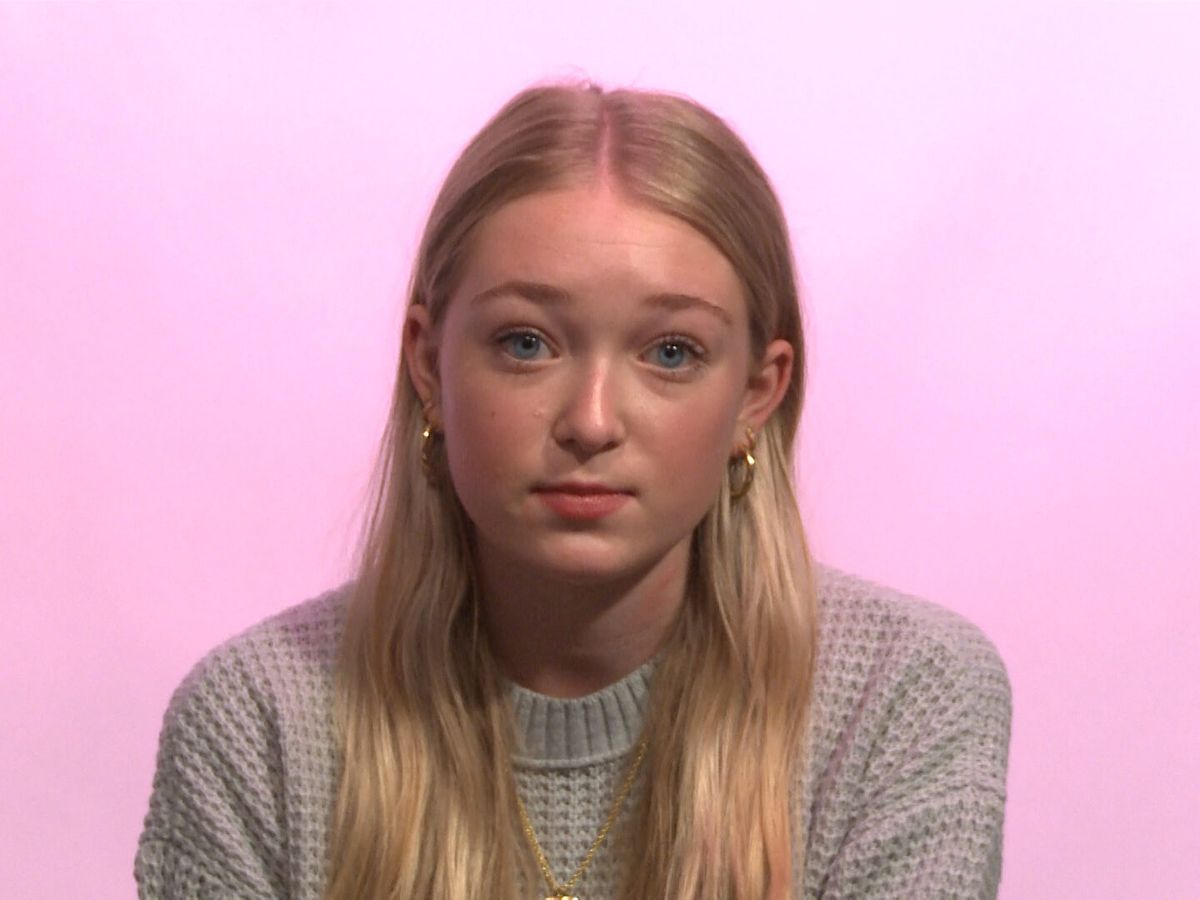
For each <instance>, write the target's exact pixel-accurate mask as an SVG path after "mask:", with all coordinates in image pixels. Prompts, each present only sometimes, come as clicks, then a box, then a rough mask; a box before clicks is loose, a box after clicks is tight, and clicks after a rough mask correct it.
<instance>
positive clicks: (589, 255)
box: [136, 85, 1010, 900]
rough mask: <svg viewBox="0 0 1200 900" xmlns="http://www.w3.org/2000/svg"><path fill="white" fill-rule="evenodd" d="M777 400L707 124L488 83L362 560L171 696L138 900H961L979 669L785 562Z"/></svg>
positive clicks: (796, 543)
mask: <svg viewBox="0 0 1200 900" xmlns="http://www.w3.org/2000/svg"><path fill="white" fill-rule="evenodd" d="M803 392H804V342H803V335H802V330H801V320H800V312H799V306H798V301H797V295H796V279H795V275H794V272H793V265H792V254H791V248H790V246H789V242H788V236H787V229H786V225H785V222H784V217H783V214H782V212H781V210H780V207H779V204H778V202H777V200H776V197H775V195H774V193H773V192H772V189H771V187H770V185H769V182H768V180H767V178H766V176H765V175H764V174H763V172H762V171H761V169H760V168H759V166H758V165H757V164H756V162H755V161H754V159H753V158H752V157H751V155H750V153H749V152H748V150H747V149H746V147H745V146H744V144H743V143H742V142H741V141H740V140H739V139H738V138H737V137H736V136H735V134H734V133H733V132H732V131H731V130H730V129H729V127H728V126H726V125H725V124H724V123H723V122H722V121H721V120H720V119H719V118H717V117H716V116H714V115H713V114H712V113H710V112H708V111H707V110H705V109H703V108H702V107H700V106H698V105H696V104H695V103H693V102H691V101H688V100H685V99H681V98H678V97H674V96H668V95H663V94H656V93H646V92H634V91H613V92H607V93H606V92H604V91H602V90H600V89H598V88H596V87H594V86H591V85H583V86H550V87H538V88H534V89H531V90H528V91H525V92H523V93H521V94H520V95H518V96H517V97H515V98H514V99H513V100H512V101H510V102H509V103H508V104H507V105H506V106H505V107H504V108H503V109H502V110H501V111H500V112H499V113H498V114H497V115H496V116H495V118H493V119H492V121H491V122H489V123H488V124H487V125H486V126H485V127H484V128H483V130H482V131H481V132H480V133H479V134H478V135H477V136H476V137H475V139H474V140H473V141H472V142H471V143H470V145H469V146H468V147H467V148H466V150H465V151H464V152H463V154H462V156H461V157H460V158H459V160H458V161H457V162H456V164H455V165H454V167H453V169H452V170H451V172H450V174H449V176H448V178H447V179H446V183H445V184H444V186H443V187H442V190H441V192H440V194H439V195H438V198H437V200H436V202H435V204H434V208H433V211H432V214H431V216H430V219H429V222H428V225H427V227H426V230H425V233H424V238H423V240H422V243H421V247H420V251H419V254H418V257H417V260H416V263H415V268H414V272H413V276H412V282H411V289H410V295H409V306H408V314H407V318H406V320H405V326H404V336H403V352H402V366H401V368H400V371H399V373H398V375H397V380H396V388H395V394H394V399H393V404H392V410H391V416H390V420H389V423H388V429H387V433H386V439H385V442H384V447H383V452H382V454H381V467H380V474H379V479H378V483H379V490H378V496H377V501H376V503H375V505H374V507H373V511H372V514H371V516H370V519H369V523H368V527H367V531H366V538H365V542H364V552H363V554H362V559H361V562H360V566H359V571H358V575H357V577H356V578H355V580H354V581H353V582H351V583H350V584H348V585H346V586H344V587H343V588H341V589H338V590H335V591H332V592H330V593H328V594H325V595H323V596H321V597H318V598H316V599H314V600H311V601H308V602H307V603H304V604H301V605H300V606H297V607H294V608H292V609H290V610H287V611H285V612H284V613H282V614H280V615H278V616H276V617H274V618H272V619H270V620H268V621H266V622H264V623H261V624H260V625H258V626H256V627H255V628H253V629H251V630H250V631H249V632H247V633H245V634H243V635H241V636H239V637H237V638H234V639H233V640H231V641H230V642H228V643H226V644H224V645H223V646H222V647H219V648H218V649H216V650H214V651H213V652H212V653H211V654H209V656H208V657H206V659H205V660H204V661H203V662H202V663H201V664H200V665H198V666H197V667H196V669H195V670H194V671H193V672H192V673H191V674H190V675H189V676H188V678H187V679H186V680H185V682H184V683H183V685H181V687H180V688H179V690H178V691H177V693H176V695H175V696H174V698H173V699H172V702H171V705H170V708H169V710H168V712H167V716H166V720H165V724H164V729H163V734H162V739H161V745H160V751H159V759H158V771H157V774H156V777H155V782H154V793H153V796H152V798H151V802H150V812H149V814H148V816H147V819H146V826H145V831H144V833H143V835H142V838H141V842H140V846H139V849H138V856H137V861H136V875H137V879H138V884H139V889H140V891H141V894H142V896H143V897H194V896H206V897H207V896H239V897H241V896H253V897H292V898H311V900H318V898H327V900H335V898H336V900H351V898H411V897H421V898H426V897H429V898H447V900H450V898H455V900H457V898H475V897H480V898H482V897H488V898H518V897H534V896H539V897H540V896H546V895H550V896H555V897H568V896H578V897H584V898H615V897H621V898H659V897H672V898H675V897H688V898H714V900H715V898H734V897H736V898H760V897H772V898H781V897H789V896H805V897H831V898H832V897H867V896H871V897H874V896H878V897H884V896H888V897H891V896H895V897H926V896H939V897H942V896H946V897H982V896H994V895H995V893H996V890H997V884H998V881H999V874H1000V850H1001V835H1002V824H1003V810H1004V797H1005V768H1006V761H1007V752H1008V734H1009V715H1010V695H1009V685H1008V681H1007V678H1006V675H1005V671H1004V667H1003V664H1002V663H1001V661H1000V660H999V658H998V657H997V655H996V653H995V651H994V649H993V647H992V645H991V644H990V643H989V642H988V640H987V639H986V638H985V637H984V636H983V635H982V634H981V633H980V632H979V631H978V630H977V629H976V628H975V627H974V626H972V625H970V624H969V623H967V622H966V621H965V620H963V619H962V618H960V617H958V616H957V615H955V614H952V613H950V612H948V611H946V610H942V609H940V608H938V607H936V606H933V605H932V604H929V603H926V602H923V601H921V600H918V599H916V598H912V597H907V596H904V595H901V594H899V593H897V592H895V591H891V590H888V589H886V588H883V587H880V586H878V585H874V584H871V583H870V582H867V581H864V580H862V579H858V578H855V577H853V576H851V575H848V574H846V573H842V572H838V571H836V570H833V569H831V568H828V567H823V566H819V565H817V564H816V563H814V562H813V560H811V559H810V556H809V553H808V549H807V546H806V543H805V538H804V533H803V530H802V527H801V522H800V518H799V515H798V512H797V505H796V499H795V496H794V493H793V487H792V444H793V439H794V437H795V434H796V428H797V424H798V420H799V416H800V409H801V400H802V397H803Z"/></svg>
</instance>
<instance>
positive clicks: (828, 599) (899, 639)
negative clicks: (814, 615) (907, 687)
mask: <svg viewBox="0 0 1200 900" xmlns="http://www.w3.org/2000/svg"><path fill="white" fill-rule="evenodd" d="M816 582H817V603H818V607H819V613H818V615H819V636H818V651H817V655H818V667H819V668H821V669H822V670H823V672H824V673H825V674H826V675H827V676H828V677H834V678H841V677H851V678H853V676H856V675H860V674H863V673H864V672H865V669H866V668H870V669H873V670H874V671H875V673H876V674H877V675H878V674H881V673H882V672H885V671H887V672H893V673H895V674H897V675H900V674H901V672H903V671H904V670H908V669H912V668H913V667H914V666H916V667H920V668H924V669H926V670H931V669H932V670H936V671H938V672H941V673H943V674H944V675H945V676H946V677H948V678H952V679H975V678H977V679H979V680H981V681H982V682H986V683H990V684H991V685H992V686H993V687H994V688H999V687H1000V685H1001V682H1003V683H1004V685H1007V683H1008V677H1007V670H1006V667H1005V665H1004V661H1003V660H1002V659H1001V657H1000V654H999V652H998V651H997V649H996V646H995V644H994V643H993V642H992V641H991V639H990V638H989V637H988V636H987V635H986V634H984V632H983V631H982V629H980V628H979V626H978V625H976V624H975V623H974V622H971V621H970V620H969V619H967V618H966V617H965V616H963V615H962V614H961V613H958V612H955V611H953V610H950V609H947V608H945V607H943V606H940V605H938V604H936V603H932V602H930V601H928V600H925V599H923V598H920V597H916V596H913V595H912V594H907V593H904V592H902V591H899V590H897V589H895V588H891V587H887V586H885V585H881V584H878V583H876V582H873V581H870V580H868V579H866V578H862V577H860V576H857V575H852V574H849V573H847V572H844V571H841V570H839V569H836V568H833V567H832V566H827V565H818V566H817V567H816Z"/></svg>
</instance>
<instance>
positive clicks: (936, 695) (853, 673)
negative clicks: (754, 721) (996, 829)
mask: <svg viewBox="0 0 1200 900" xmlns="http://www.w3.org/2000/svg"><path fill="white" fill-rule="evenodd" d="M815 574H816V581H817V602H818V607H819V613H818V615H819V623H818V639H817V664H816V676H815V681H814V685H813V708H814V716H813V722H814V730H815V732H816V733H815V738H816V741H817V745H816V746H815V747H814V748H813V749H814V753H815V754H816V756H817V757H818V758H817V759H814V763H816V764H817V765H818V766H820V765H822V764H823V763H826V762H830V761H831V760H832V759H833V757H838V759H839V761H840V762H841V763H845V762H847V761H848V759H846V758H845V756H846V755H847V754H848V755H849V756H854V755H855V754H856V753H858V752H862V753H863V754H864V756H863V758H862V760H861V763H862V764H863V765H864V766H865V767H870V766H871V765H872V763H874V762H878V761H879V760H880V759H882V758H884V757H887V756H889V755H891V754H893V753H895V754H901V755H902V754H907V753H912V752H916V750H917V748H918V747H919V746H920V744H921V743H922V741H924V740H925V739H927V738H929V737H931V736H933V735H935V734H938V733H939V732H940V733H942V734H949V733H951V732H954V733H960V734H961V733H962V732H963V730H964V729H969V730H970V732H971V733H969V734H965V736H964V740H968V741H975V740H978V741H980V742H981V743H986V744H987V750H988V752H990V753H991V754H992V755H993V756H994V757H995V759H994V760H993V763H994V764H993V765H992V766H991V767H990V770H991V773H992V776H993V777H996V776H998V777H1000V778H1002V777H1003V772H1004V768H1005V766H1006V762H1007V747H1008V734H1009V728H1010V720H1011V714H1012V689H1011V684H1010V681H1009V677H1008V671H1007V668H1006V666H1005V664H1004V661H1003V660H1002V659H1001V657H1000V654H999V652H998V651H997V649H996V646H995V644H994V643H993V642H992V641H991V639H990V638H989V637H988V636H987V635H986V634H985V633H984V632H983V631H982V630H981V629H980V628H979V626H977V625H976V624H975V623H973V622H971V621H970V620H969V619H967V618H966V617H965V616H963V615H962V614H960V613H957V612H954V611H953V610H950V609H947V608H945V607H942V606H940V605H938V604H935V603H932V602H930V601H928V600H925V599H923V598H920V597H916V596H913V595H911V594H907V593H904V592H902V591H899V590H896V589H894V588H890V587H887V586H885V585H881V584H878V583H875V582H873V581H870V580H868V579H865V578H862V577H859V576H856V575H852V574H849V573H847V572H843V571H841V570H838V569H835V568H833V567H830V566H824V565H820V566H818V567H817V570H816V573H815ZM868 751H869V752H868ZM821 757H823V759H822V758H821ZM981 774H982V772H981ZM993 786H994V787H996V788H997V789H1000V790H1002V782H1001V783H999V784H996V785H993Z"/></svg>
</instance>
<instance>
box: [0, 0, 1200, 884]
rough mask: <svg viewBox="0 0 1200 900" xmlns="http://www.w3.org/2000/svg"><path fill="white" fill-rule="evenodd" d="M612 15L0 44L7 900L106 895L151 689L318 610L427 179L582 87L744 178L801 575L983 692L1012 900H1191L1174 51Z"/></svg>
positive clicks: (1195, 634) (197, 9)
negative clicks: (693, 105)
mask: <svg viewBox="0 0 1200 900" xmlns="http://www.w3.org/2000/svg"><path fill="white" fill-rule="evenodd" d="M424 6H425V7H430V6H431V5H429V4H425V5H424ZM644 6H645V7H646V8H644V9H643V8H642V7H643V4H632V3H610V4H600V5H597V4H594V3H589V4H579V3H563V2H555V3H530V4H525V5H517V4H512V3H503V4H499V5H492V6H490V8H489V7H488V6H487V5H485V4H479V7H480V8H479V9H475V10H472V9H470V8H466V7H463V6H462V5H460V4H453V3H452V4H448V5H446V6H444V7H442V8H441V9H440V10H438V11H433V10H432V9H430V8H425V9H423V10H422V11H421V12H393V11H385V10H383V9H379V8H375V9H371V10H360V11H356V12H345V11H339V10H335V9H333V8H326V7H309V8H298V7H290V8H287V9H285V8H284V7H282V6H277V5H271V6H259V7H247V8H234V7H231V6H228V5H222V6H212V7H208V6H202V5H195V4H185V5H177V6H172V7H170V8H168V7H166V6H152V5H145V4H129V5H121V6H91V5H80V4H54V5H45V4H23V3H18V4H10V5H5V6H0V378H2V379H3V390H2V391H0V511H2V513H0V602H2V603H3V623H4V624H3V629H2V631H3V635H4V638H3V641H4V651H3V653H0V692H2V694H0V698H2V699H0V721H2V726H3V734H4V738H3V740H2V741H0V772H3V778H4V782H3V790H2V791H0V822H2V824H3V831H4V835H5V838H4V849H3V850H2V851H0V886H3V892H4V894H5V895H6V896H20V897H25V898H61V897H85V896H86V897H121V896H130V895H131V894H132V893H133V884H132V878H131V874H130V873H131V867H132V858H133V852H134V845H135V841H136V838H137V834H138V832H139V829H140V824H141V818H142V815H143V814H144V812H145V806H146V800H147V797H148V793H149V789H150V778H151V774H152V772H153V763H154V750H155V745H156V739H157V733H158V728H159V724H160V718H161V715H162V712H163V709H164V708H165V705H166V701H167V698H168V696H169V694H170V692H171V690H172V689H173V688H174V687H175V685H176V684H177V682H178V681H179V679H180V678H181V677H182V676H183V674H184V673H185V671H186V670H187V669H188V668H189V667H190V666H191V665H192V663H193V662H194V661H195V660H196V659H198V658H199V656H200V655H201V654H202V653H203V652H204V651H205V650H207V649H208V648H209V647H211V646H212V645H213V644H215V643H216V642H218V641H219V640H221V639H223V638H225V637H226V636H228V635H229V634H231V633H233V632H235V631H238V630H240V629H242V628H243V627H245V626H247V625H249V624H250V623H252V622H254V621H256V620H258V619H259V618H261V617H263V616H265V615H266V614H268V613H270V612H272V611H274V610H277V609H279V608H281V607H282V606H285V605H288V604H290V603H293V602H296V601H298V600H300V599H303V598H305V597H307V596H309V595H311V594H313V593H315V592H317V591H318V590H320V589H322V588H324V587H326V586H329V585H331V584H332V583H334V582H337V581H339V580H340V579H341V578H342V577H343V576H344V574H345V572H346V561H347V558H348V552H349V548H350V547H351V546H352V544H353V539H354V533H355V532H354V523H355V521H356V514H357V511H358V503H359V499H360V496H361V492H362V487H363V483H364V479H365V475H366V471H367V465H368V463H369V460H370V458H371V454H372V451H373V448H374V442H375V440H376V437H377V435H378V432H379V429H380V427H381V423H382V419H383V415H384V409H385V401H386V397H387V392H388V389H389V386H390V380H391V372H392V367H393V364H394V354H395V352H396V344H397V341H396V334H397V325H398V322H399V318H400V294H401V287H402V284H403V282H404V280H405V278H406V276H407V265H408V261H409V259H410V254H411V252H412V249H413V244H414V241H415V237H416V234H417V230H418V228H419V225H420V221H421V217H422V215H423V214H424V212H425V211H426V209H427V207H428V204H429V202H430V200H431V196H432V192H433V191H434V189H435V187H436V185H437V182H438V180H439V178H440V177H441V175H442V174H443V173H444V171H445V168H446V166H447V165H448V164H449V161H450V159H451V157H452V156H453V154H454V153H455V152H456V151H457V149H458V148H459V147H460V146H461V145H462V143H463V142H464V141H465V140H466V139H467V137H468V136H469V135H470V134H471V133H472V132H473V130H474V129H475V128H477V127H478V126H479V125H480V124H481V123H482V121H483V120H484V118H485V117H486V116H487V115H489V114H490V113H491V112H493V111H494V110H495V109H496V108H497V107H498V106H499V104H500V103H501V102H502V101H503V100H504V99H506V98H507V97H508V96H509V95H510V94H511V93H512V92H514V91H515V90H516V89H518V88H520V87H522V86H524V85H525V84H526V83H528V82H530V81H532V80H534V79H537V78H541V77H545V76H547V75H554V74H569V73H571V72H574V71H581V72H585V73H587V74H589V75H591V76H593V77H595V78H598V79H600V80H601V81H603V82H604V83H606V84H610V85H611V84H623V83H631V84H635V85H642V86H653V87H666V88H670V89H674V90H678V91H682V92H686V93H689V94H692V95H694V96H696V97H697V98H699V99H701V100H702V101H703V102H705V103H707V104H708V105H710V106H711V107H713V108H714V109H716V110H717V111H718V112H721V113H722V114H724V115H726V116H727V117H728V118H729V119H730V120H731V121H732V122H733V124H734V125H735V126H736V127H737V128H738V129H739V130H740V131H741V132H742V134H743V135H744V136H745V137H746V139H747V140H748V141H749V143H750V144H751V146H752V147H753V148H754V149H755V150H756V151H757V152H758V154H759V155H760V157H761V159H762V161H763V163H764V165H765V166H766V168H767V169H768V171H769V172H770V173H772V175H773V177H774V179H775V181H776V183H777V185H778V188H779V190H780V193H781V194H782V197H783V200H784V203H785V206H786V208H787V210H788V213H789V217H790V220H791V223H792V227H793V233H794V238H795V241H796V244H797V252H798V256H799V262H800V266H801V270H802V272H803V277H804V280H805V284H806V287H807V298H806V301H805V303H806V311H807V315H808V317H809V334H810V337H811V341H812V344H811V353H812V368H811V378H812V380H811V394H810V402H809V406H808V410H807V419H806V422H805V424H804V429H803V442H802V448H801V462H800V473H799V474H800V483H801V489H802V492H803V506H804V511H805V514H806V516H807V522H808V525H809V527H810V529H811V532H812V536H813V542H814V546H815V548H816V552H817V555H818V557H819V558H823V559H825V560H826V561H828V562H831V563H834V564H837V565H839V566H842V567H844V568H848V569H851V570H853V571H856V572H859V573H860V574H863V575H867V576H869V577H872V578H874V579H876V580H880V581H884V582H886V583H889V584H892V585H894V586H896V587H899V588H902V589H904V590H907V591H911V592H914V593H917V594H920V595H923V596H925V597H928V598H930V599H932V600H935V601H938V602H940V603H943V604H945V605H947V606H951V607H953V608H955V609H958V610H960V611H961V612H963V613H964V614H966V615H967V616H969V617H970V618H972V619H974V620H975V621H977V622H978V623H979V624H980V625H982V626H983V627H984V629H985V630H986V631H987V632H988V633H989V634H990V635H991V636H992V638H993V639H994V640H995V642H996V643H997V645H998V646H999V648H1000V650H1001V653H1002V654H1003V656H1004V657H1005V659H1006V660H1007V662H1008V665H1009V668H1010V672H1011V676H1012V681H1013V689H1014V696H1015V705H1016V715H1015V721H1014V729H1013V745H1012V758H1011V770H1010V776H1009V790H1010V802H1009V813H1008V822H1007V841H1006V864H1005V874H1004V884H1003V889H1002V895H1003V896H1004V897H1006V898H1025V897H1081V898H1082V897H1086V898H1126V897H1185V896H1200V870H1198V863H1197V855H1198V854H1197V851H1198V850H1200V839H1198V838H1200V826H1198V825H1197V822H1196V816H1197V813H1196V810H1197V809H1200V788H1198V786H1200V724H1198V723H1200V716H1198V714H1197V711H1198V710H1200V689H1198V687H1197V681H1198V679H1197V669H1198V665H1197V663H1198V661H1200V608H1198V607H1200V567H1198V565H1197V555H1198V553H1197V551H1198V549H1200V530H1198V527H1197V510H1198V509H1200V433H1198V430H1200V429H1198V425H1197V422H1198V421H1200V401H1198V398H1200V362H1198V357H1200V354H1198V353H1197V350H1196V347H1197V344H1198V342H1200V262H1198V259H1200V252H1198V251H1200V246H1198V244H1200V240H1198V237H1197V236H1198V235H1200V212H1198V210H1200V175H1198V174H1197V170H1198V164H1197V160H1200V121H1198V119H1200V117H1198V115H1197V105H1196V104H1197V86H1198V85H1200V52H1197V47H1198V46H1200V8H1198V7H1196V6H1191V7H1187V6H1179V5H1138V6H1123V5H1117V4H1102V5H1095V6H1080V5H1072V6H1069V7H1064V8H1061V9H1047V8H1034V7H1025V8H1023V9H1018V10H1001V9H998V8H997V9H990V10H989V9H963V8H957V7H951V6H946V5H939V6H919V7H913V6H912V5H908V4H906V5H905V7H904V10H903V12H896V11H887V10H884V9H868V8H864V7H861V6H839V7H838V9H837V10H836V11H818V10H811V9H810V10H804V9H799V10H797V9H795V8H793V7H794V5H793V4H790V3H787V4H784V3H780V4H778V5H777V6H776V5H767V6H762V5H758V6H755V5H754V4H751V5H750V7H749V9H748V10H747V11H746V12H745V13H741V14H738V16H737V18H736V20H734V21H731V20H730V15H731V14H730V12H729V10H730V7H728V5H727V4H724V3H716V2H712V3H706V4H700V5H697V4H696V3H694V2H686V3H659V4H657V5H655V6H654V8H653V9H651V8H650V4H645V5H644ZM601 10H603V11H601Z"/></svg>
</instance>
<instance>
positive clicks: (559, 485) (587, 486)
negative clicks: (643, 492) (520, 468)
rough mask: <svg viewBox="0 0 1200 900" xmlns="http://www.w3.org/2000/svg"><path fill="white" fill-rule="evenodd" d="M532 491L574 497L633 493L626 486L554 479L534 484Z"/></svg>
mask: <svg viewBox="0 0 1200 900" xmlns="http://www.w3.org/2000/svg"><path fill="white" fill-rule="evenodd" d="M533 491H534V493H535V494H569V495H572V496H576V497H593V496H599V495H604V494H625V495H630V494H632V493H633V491H631V490H628V489H627V488H621V487H615V486H613V485H610V484H602V483H601V482H598V481H556V482H553V483H549V484H539V485H535V486H534V489H533Z"/></svg>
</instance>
